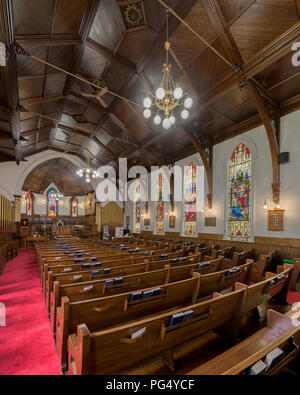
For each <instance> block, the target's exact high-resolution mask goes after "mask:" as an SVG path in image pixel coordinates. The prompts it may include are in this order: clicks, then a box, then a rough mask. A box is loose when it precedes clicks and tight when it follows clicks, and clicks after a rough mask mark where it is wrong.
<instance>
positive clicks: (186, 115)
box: [181, 110, 190, 119]
mask: <svg viewBox="0 0 300 395" xmlns="http://www.w3.org/2000/svg"><path fill="white" fill-rule="evenodd" d="M189 115H190V113H189V112H188V110H183V111H182V113H181V118H182V119H188V117H189Z"/></svg>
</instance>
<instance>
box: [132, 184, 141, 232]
mask: <svg viewBox="0 0 300 395" xmlns="http://www.w3.org/2000/svg"><path fill="white" fill-rule="evenodd" d="M133 232H134V233H141V184H140V183H139V182H137V184H136V189H135V198H134V229H133Z"/></svg>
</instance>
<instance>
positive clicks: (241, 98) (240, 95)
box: [211, 87, 251, 114]
mask: <svg viewBox="0 0 300 395" xmlns="http://www.w3.org/2000/svg"><path fill="white" fill-rule="evenodd" d="M250 99H251V98H250V95H249V93H248V90H247V89H244V88H242V89H241V88H239V87H236V88H235V89H232V90H231V91H230V92H228V93H227V94H226V95H224V96H223V97H221V98H220V99H219V100H217V101H215V102H214V103H213V104H212V105H211V108H212V109H214V110H216V111H218V112H219V113H222V114H225V113H227V112H228V111H230V110H231V109H232V108H234V107H239V106H241V105H243V104H244V103H245V102H247V101H249V100H250Z"/></svg>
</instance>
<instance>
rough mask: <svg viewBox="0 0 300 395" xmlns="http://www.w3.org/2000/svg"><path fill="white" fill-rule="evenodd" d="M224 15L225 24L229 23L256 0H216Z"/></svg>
mask: <svg viewBox="0 0 300 395" xmlns="http://www.w3.org/2000/svg"><path fill="white" fill-rule="evenodd" d="M217 1H218V3H219V6H220V8H221V11H222V14H223V15H224V18H225V21H226V22H227V24H230V23H231V22H233V21H234V19H235V18H236V17H237V16H238V15H240V14H242V13H243V11H246V10H247V7H249V6H251V5H252V3H254V2H255V1H256V0H230V1H228V0H217Z"/></svg>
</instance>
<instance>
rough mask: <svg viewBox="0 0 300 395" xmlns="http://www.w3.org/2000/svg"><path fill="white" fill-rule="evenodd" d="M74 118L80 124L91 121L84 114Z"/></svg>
mask: <svg viewBox="0 0 300 395" xmlns="http://www.w3.org/2000/svg"><path fill="white" fill-rule="evenodd" d="M73 118H74V119H75V121H76V122H78V123H88V122H89V120H88V119H87V117H86V116H85V115H84V114H81V115H73Z"/></svg>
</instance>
